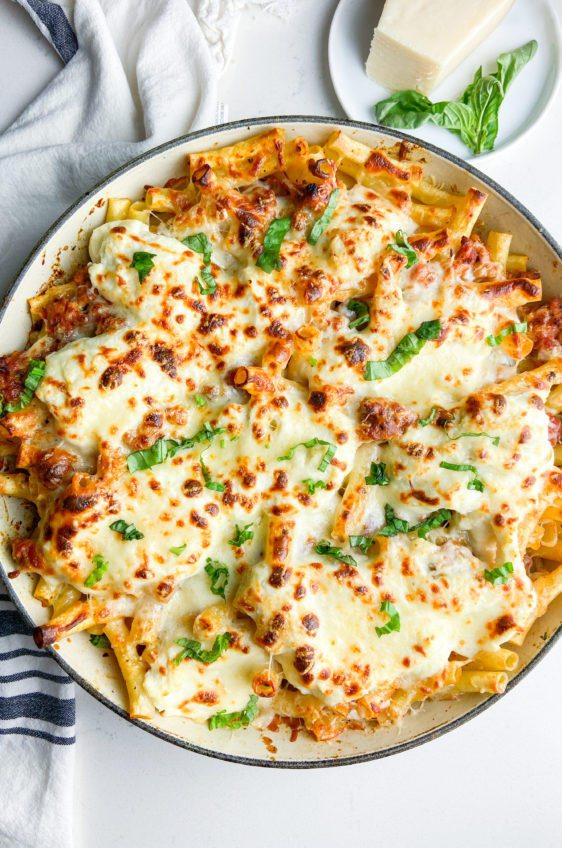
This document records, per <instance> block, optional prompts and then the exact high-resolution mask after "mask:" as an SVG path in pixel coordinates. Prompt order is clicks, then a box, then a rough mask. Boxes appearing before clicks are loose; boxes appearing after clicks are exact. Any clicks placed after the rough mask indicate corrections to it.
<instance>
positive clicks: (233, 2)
mask: <svg viewBox="0 0 562 848" xmlns="http://www.w3.org/2000/svg"><path fill="white" fill-rule="evenodd" d="M15 2H17V3H19V4H20V5H21V6H22V7H23V8H24V9H25V10H26V11H27V12H28V13H29V14H30V15H31V17H32V18H33V20H34V21H35V23H36V24H37V26H38V27H39V29H40V30H41V32H42V33H43V34H44V35H45V37H46V38H47V39H49V41H50V42H51V44H52V45H53V47H54V48H55V50H56V51H57V53H58V54H59V56H60V57H61V59H62V60H63V62H65V63H66V65H65V67H64V68H63V69H62V70H61V71H60V73H59V74H58V75H57V76H56V77H55V79H54V80H53V81H52V82H51V84H50V85H49V86H48V87H47V88H46V89H45V91H44V92H43V93H42V94H41V95H40V97H38V98H37V100H35V101H34V102H33V103H32V104H31V105H30V106H29V107H28V108H27V109H26V110H25V111H24V113H23V114H22V115H21V116H20V117H19V118H18V119H17V120H16V122H15V123H14V124H13V125H12V126H11V127H10V128H9V129H8V130H7V131H6V132H5V133H3V134H2V135H1V136H0V170H1V173H2V192H0V255H1V256H2V279H3V280H4V281H5V285H9V283H10V280H11V279H13V278H14V277H15V275H16V273H17V271H18V269H19V268H20V267H21V265H22V263H23V261H24V259H25V257H26V255H27V254H28V252H29V250H30V249H31V247H32V246H33V244H34V243H35V242H36V240H37V239H38V238H39V237H40V236H41V235H42V233H44V232H45V230H46V229H47V228H48V226H49V225H50V224H51V223H52V221H53V220H54V219H55V218H56V217H58V215H60V214H61V213H62V212H63V211H64V210H65V208H66V207H67V206H69V205H70V204H71V203H72V202H74V201H75V200H76V198H77V197H79V196H80V194H82V193H83V192H84V191H86V190H87V189H88V188H90V187H91V186H92V185H94V184H95V183H96V182H97V181H98V180H100V179H101V178H102V177H104V176H105V175H106V174H107V173H109V172H110V171H111V170H112V169H114V168H116V167H117V166H119V165H120V164H122V163H123V162H126V161H127V160H128V159H130V158H132V157H133V156H136V155H137V154H139V153H142V152H143V151H144V150H146V149H149V148H151V147H154V146H155V145H156V144H159V143H161V142H164V141H167V140H168V139H170V138H174V137H176V136H179V135H182V134H183V133H185V132H188V131H189V130H190V129H195V128H198V127H202V126H207V125H210V124H212V123H213V122H214V121H215V115H216V114H217V102H216V89H217V80H218V77H219V75H220V73H222V71H223V70H224V69H225V67H226V65H227V63H228V59H229V57H230V55H231V52H232V49H233V39H234V33H235V31H236V23H237V20H238V17H239V15H240V13H241V12H242V11H243V10H244V9H245V8H246V7H248V6H252V5H253V6H259V7H261V8H263V9H266V10H269V11H273V12H276V13H278V14H286V13H287V11H288V9H289V7H290V6H291V4H294V3H296V2H297V0H253V2H250V0H198V3H199V7H198V13H197V16H196V15H195V14H194V13H193V12H192V10H191V7H190V5H189V4H188V0H60V2H58V3H54V2H49V0H15ZM192 2H193V0H192ZM264 105H265V106H266V104H264ZM4 294H5V291H2V289H1V287H0V299H1V298H2V296H3V295H4ZM0 350H1V348H0ZM73 689H74V687H73V685H72V683H71V681H70V680H69V679H68V678H67V677H66V675H65V674H64V673H63V672H62V671H61V669H60V668H59V666H58V665H56V663H55V662H54V661H53V660H52V659H51V658H50V656H49V655H48V654H47V653H46V652H43V651H39V650H37V648H36V647H35V645H34V643H33V640H32V639H31V636H30V635H29V633H28V629H27V626H26V625H25V624H24V623H23V621H22V620H21V618H20V617H19V614H18V613H17V611H16V610H15V608H14V607H13V605H12V603H11V601H10V600H9V597H8V595H7V593H6V591H5V589H4V586H3V584H2V581H1V580H0V848H70V846H71V845H72V834H71V821H72V815H71V809H72V806H71V800H72V781H73V756H74V745H73V742H74V732H75V731H74V695H73Z"/></svg>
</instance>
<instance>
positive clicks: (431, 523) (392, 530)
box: [375, 504, 452, 539]
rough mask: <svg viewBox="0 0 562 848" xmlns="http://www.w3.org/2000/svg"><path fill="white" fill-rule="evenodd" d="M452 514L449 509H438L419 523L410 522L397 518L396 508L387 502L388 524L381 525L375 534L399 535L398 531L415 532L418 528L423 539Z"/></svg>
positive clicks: (385, 512) (385, 508)
mask: <svg viewBox="0 0 562 848" xmlns="http://www.w3.org/2000/svg"><path fill="white" fill-rule="evenodd" d="M451 515H452V513H451V510H449V509H438V510H436V511H435V512H432V513H430V515H428V516H427V518H424V520H423V521H420V522H419V523H418V524H408V522H407V521H404V519H402V518H396V515H395V514H394V509H393V508H392V507H391V506H390V504H386V505H385V507H384V517H385V521H386V524H385V525H384V527H381V529H380V530H379V531H378V532H377V533H375V536H397V535H398V533H413V532H414V530H417V532H418V536H419V537H420V538H421V539H426V538H427V534H428V532H429V531H430V530H435V529H436V528H437V527H441V525H443V524H445V523H446V522H447V521H449V520H450V518H451Z"/></svg>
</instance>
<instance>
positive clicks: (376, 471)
mask: <svg viewBox="0 0 562 848" xmlns="http://www.w3.org/2000/svg"><path fill="white" fill-rule="evenodd" d="M385 469H386V463H384V462H371V470H370V471H369V473H368V474H367V476H366V477H365V483H366V484H367V486H390V477H389V476H388V474H387V473H386V471H385Z"/></svg>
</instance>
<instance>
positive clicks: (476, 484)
mask: <svg viewBox="0 0 562 848" xmlns="http://www.w3.org/2000/svg"><path fill="white" fill-rule="evenodd" d="M439 467H440V468H447V469H448V470H449V471H470V472H471V473H472V474H474V477H473V478H472V480H471V481H470V482H469V483H467V485H466V488H467V489H473V490H476V491H477V492H483V491H484V483H483V482H482V480H479V479H478V469H477V468H476V466H475V465H458V464H457V463H456V462H440V463H439Z"/></svg>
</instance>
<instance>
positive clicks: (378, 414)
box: [358, 398, 417, 442]
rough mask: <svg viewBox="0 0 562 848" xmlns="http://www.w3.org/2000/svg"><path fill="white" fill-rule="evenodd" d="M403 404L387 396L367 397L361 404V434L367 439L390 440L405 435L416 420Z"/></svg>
mask: <svg viewBox="0 0 562 848" xmlns="http://www.w3.org/2000/svg"><path fill="white" fill-rule="evenodd" d="M416 417H417V416H416V414H415V413H414V412H412V410H411V409H408V408H407V407H406V406H403V404H401V403H398V402H397V401H393V400H387V399H386V398H365V399H364V400H362V401H361V404H360V406H359V419H360V421H361V426H360V428H359V431H358V433H359V436H360V437H361V438H362V439H365V440H366V441H376V442H378V441H388V440H389V439H392V437H393V436H398V435H403V434H404V433H405V432H406V430H407V429H408V427H410V425H411V424H413V423H414V421H415V420H416Z"/></svg>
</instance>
